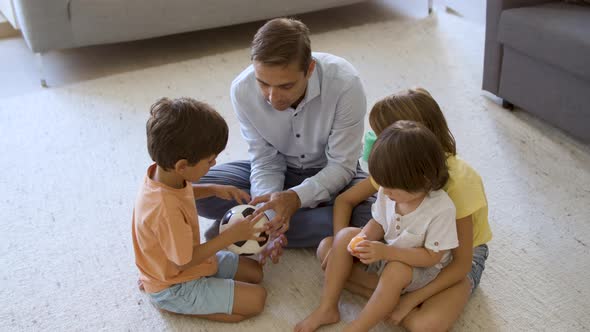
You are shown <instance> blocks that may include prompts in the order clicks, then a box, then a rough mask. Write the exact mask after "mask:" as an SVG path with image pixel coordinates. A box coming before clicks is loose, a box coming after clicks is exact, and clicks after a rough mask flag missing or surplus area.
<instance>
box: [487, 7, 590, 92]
mask: <svg viewBox="0 0 590 332" xmlns="http://www.w3.org/2000/svg"><path fill="white" fill-rule="evenodd" d="M498 41H500V42H501V43H503V44H506V45H509V46H510V47H512V48H514V49H515V50H518V51H520V52H522V53H523V54H526V55H528V56H530V57H532V58H536V59H538V60H541V61H542V62H546V63H549V64H552V65H554V66H557V67H559V68H561V69H563V70H565V71H568V72H570V73H572V74H574V75H576V76H578V77H580V78H582V79H583V80H585V81H590V8H588V7H585V6H576V5H572V4H567V3H563V2H556V3H549V4H545V5H539V6H533V7H523V8H514V9H509V10H505V11H504V12H502V16H501V18H500V24H499V28H498Z"/></svg>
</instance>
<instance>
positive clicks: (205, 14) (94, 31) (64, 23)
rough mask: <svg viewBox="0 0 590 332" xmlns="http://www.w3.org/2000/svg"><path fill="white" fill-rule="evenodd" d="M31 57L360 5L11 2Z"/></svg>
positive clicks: (259, 0)
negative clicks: (31, 51)
mask: <svg viewBox="0 0 590 332" xmlns="http://www.w3.org/2000/svg"><path fill="white" fill-rule="evenodd" d="M13 1H14V7H15V12H16V16H17V21H18V24H19V25H20V28H21V30H22V32H23V36H24V38H25V40H26V42H27V45H28V46H29V47H30V48H31V50H33V51H34V52H36V53H43V52H47V51H50V50H57V49H65V48H74V47H80V46H87V45H96V44H106V43H116V42H124V41H132V40H138V39H146V38H152V37H159V36H164V35H170V34H176V33H182V32H188V31H193V30H201V29H208V28H215V27H220V26H226V25H232V24H239V23H244V22H252V21H257V20H263V19H269V18H274V17H278V16H286V15H293V14H299V13H304V12H311V11H316V10H320V9H325V8H330V7H337V6H342V5H348V4H352V3H356V2H361V1H364V0H296V1H293V0H13Z"/></svg>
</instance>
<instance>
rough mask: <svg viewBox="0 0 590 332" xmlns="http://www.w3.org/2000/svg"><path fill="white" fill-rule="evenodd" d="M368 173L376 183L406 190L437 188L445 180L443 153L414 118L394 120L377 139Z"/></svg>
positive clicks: (426, 130)
mask: <svg viewBox="0 0 590 332" xmlns="http://www.w3.org/2000/svg"><path fill="white" fill-rule="evenodd" d="M369 172H370V173H371V176H372V177H373V179H374V180H375V182H377V183H378V184H379V185H380V186H382V187H385V188H391V189H401V190H405V191H408V192H420V191H426V192H429V191H431V190H438V189H441V188H442V187H444V185H445V184H446V183H447V180H448V179H449V170H448V168H447V165H446V158H445V153H444V152H443V149H442V146H441V144H440V142H439V141H438V139H437V138H436V136H435V135H434V134H433V133H432V132H431V131H430V130H428V128H426V127H425V126H424V125H422V124H420V123H418V122H414V121H403V120H402V121H397V122H395V123H394V124H392V125H391V126H389V127H387V128H386V129H385V130H384V131H383V132H382V133H381V134H380V135H379V137H378V138H377V141H376V142H375V144H374V145H373V150H372V151H371V155H370V156H369Z"/></svg>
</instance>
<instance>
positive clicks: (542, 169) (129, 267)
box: [0, 1, 590, 331]
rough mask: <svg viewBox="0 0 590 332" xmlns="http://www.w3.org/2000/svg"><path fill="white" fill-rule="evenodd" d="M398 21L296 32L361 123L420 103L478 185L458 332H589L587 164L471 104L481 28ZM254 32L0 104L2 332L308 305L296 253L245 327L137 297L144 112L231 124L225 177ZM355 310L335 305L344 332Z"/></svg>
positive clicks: (121, 49) (154, 323)
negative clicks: (473, 266) (409, 96)
mask: <svg viewBox="0 0 590 332" xmlns="http://www.w3.org/2000/svg"><path fill="white" fill-rule="evenodd" d="M408 3H409V2H407V1H393V2H390V1H384V2H373V1H370V2H367V3H363V4H359V5H355V6H350V7H345V8H341V9H334V10H328V11H323V12H319V13H313V14H307V15H303V16H301V18H302V19H303V20H304V21H305V22H306V23H307V24H308V25H309V26H310V28H311V30H312V32H313V36H312V43H313V48H314V49H315V50H318V51H325V52H331V53H334V54H338V55H341V56H343V57H345V58H346V59H348V60H349V61H351V62H352V63H353V64H354V65H355V66H356V68H357V69H358V70H359V71H360V73H361V75H362V78H363V80H364V82H365V86H366V91H367V95H368V101H369V104H370V105H372V104H373V103H374V101H375V100H377V99H378V98H379V97H381V96H384V95H386V94H389V93H391V92H393V91H396V90H399V89H401V88H405V87H409V86H414V85H423V86H425V87H426V88H428V89H429V90H430V91H431V92H432V94H433V95H434V96H435V97H436V99H437V100H438V101H439V103H440V104H441V106H442V108H443V110H444V112H445V114H446V116H447V119H448V121H449V122H450V126H451V128H452V130H453V132H454V134H455V136H456V138H457V141H458V146H459V151H460V154H461V155H462V156H463V157H464V159H466V160H468V161H469V162H470V163H471V164H472V165H473V166H474V167H475V168H476V169H478V170H479V172H480V173H481V175H482V177H483V178H484V181H485V185H486V190H487V194H488V199H489V203H490V220H491V225H492V229H493V231H494V240H493V242H491V244H490V248H491V253H490V258H489V260H488V265H487V269H486V271H485V273H484V276H483V279H482V282H481V287H480V288H479V289H478V290H477V291H476V292H475V294H474V295H473V297H472V298H471V300H470V302H469V304H468V306H467V308H466V310H465V312H464V314H463V315H462V316H461V317H460V319H459V321H458V322H457V324H456V326H455V330H457V331H480V330H484V331H523V330H530V331H539V330H550V331H580V330H588V329H590V318H589V317H590V316H589V315H588V313H589V308H590V281H589V280H590V279H589V278H588V275H587V274H588V272H589V271H590V269H589V268H590V264H589V245H590V204H589V203H590V149H589V148H588V146H584V145H581V144H579V143H576V142H575V141H574V140H572V139H570V138H569V137H567V136H566V135H564V134H563V133H561V132H560V131H558V130H556V129H554V128H551V127H549V126H547V125H545V124H543V123H541V122H540V121H538V120H536V119H534V118H533V117H531V116H529V115H527V114H526V113H524V112H515V113H510V112H508V111H506V110H504V109H502V108H501V107H499V106H498V105H497V101H496V100H494V99H493V98H492V97H490V96H489V95H487V94H485V93H483V92H482V91H481V90H480V86H481V71H482V62H483V46H482V45H483V36H484V27H483V25H482V24H479V23H477V22H473V21H470V20H466V19H463V18H460V17H457V16H452V15H449V14H448V13H446V12H444V11H443V10H440V9H439V10H438V11H437V12H435V14H434V15H433V16H430V17H427V16H426V15H425V3H426V1H424V5H420V6H418V5H415V4H414V5H409V4H408ZM422 7H424V8H422ZM258 25H259V24H258V23H257V24H246V25H241V26H238V27H230V28H223V29H217V30H212V31H205V32H197V33H191V34H185V35H181V36H175V37H169V38H160V39H156V40H152V41H146V42H137V43H130V44H124V45H116V46H110V47H107V46H105V47H94V48H86V49H83V50H78V51H68V52H56V53H53V54H50V56H49V58H50V59H49V60H50V61H53V63H54V67H53V71H50V72H49V74H48V75H49V76H50V77H48V79H49V82H50V84H53V85H54V86H53V87H52V88H50V89H46V90H39V89H36V90H30V92H29V93H24V94H14V93H13V94H11V95H10V96H5V97H0V133H1V135H0V156H1V157H0V158H1V160H0V161H1V163H0V165H2V172H1V175H0V188H1V189H2V190H1V191H0V282H1V287H0V330H2V331H82V330H92V331H94V330H105V331H123V330H129V331H157V330H175V331H176V330H181V331H182V330H187V331H188V330H191V331H234V330H241V331H289V330H290V329H291V328H292V327H293V326H294V325H295V324H296V323H297V322H298V321H299V320H300V319H302V318H304V317H305V315H306V314H307V313H309V311H310V310H311V308H312V307H313V306H315V305H316V304H317V303H318V301H319V292H320V289H321V286H322V274H321V271H320V267H319V265H318V264H317V262H316V261H315V260H314V257H313V253H312V251H308V250H292V251H288V252H287V253H286V254H285V256H284V258H283V260H282V262H281V263H280V264H279V265H276V266H267V267H266V269H265V272H266V277H265V281H264V285H265V286H266V287H267V289H268V291H269V296H268V302H267V305H266V308H265V312H264V313H263V314H262V315H260V316H259V317H256V318H254V319H251V320H249V321H246V322H244V323H241V324H240V325H224V324H219V323H214V322H208V321H204V320H199V319H194V318H187V317H180V316H172V315H167V314H161V313H159V312H158V311H157V310H156V309H154V307H152V306H151V305H150V303H149V302H148V299H147V297H146V296H145V295H144V294H142V293H140V292H139V291H138V290H137V287H136V280H137V272H136V269H135V266H134V263H133V252H132V245H131V237H130V222H131V219H130V218H131V211H132V206H133V202H134V199H135V195H136V192H137V188H138V185H139V183H140V181H141V179H142V177H143V174H144V171H145V169H146V166H147V165H148V164H149V159H148V155H147V152H146V147H145V132H144V130H145V129H144V128H145V127H144V125H145V120H146V118H147V109H148V106H149V105H150V104H151V103H152V102H153V101H154V100H155V99H156V98H157V97H160V96H171V97H175V96H191V97H196V98H199V99H203V100H206V101H208V102H210V103H212V104H213V105H214V106H215V107H217V108H218V109H219V110H220V111H221V112H222V114H223V115H224V116H225V117H226V119H227V121H228V122H229V123H230V131H231V137H230V144H229V145H230V147H229V148H228V149H227V150H226V151H225V152H224V153H223V154H222V155H221V156H220V162H225V161H229V160H233V159H239V158H245V157H246V145H245V143H244V142H243V141H242V139H241V137H240V134H239V127H238V124H237V123H236V119H235V117H234V115H233V113H232V111H231V106H230V102H229V97H228V90H229V85H230V82H231V80H232V79H233V78H234V76H236V75H237V74H238V73H239V72H240V71H241V69H242V68H243V67H244V66H246V65H247V64H248V42H249V40H250V38H251V36H252V33H253V32H254V31H255V30H256V28H257V27H258ZM68 61H69V62H68ZM90 64H92V65H93V66H94V68H95V69H94V71H91V72H86V74H81V75H78V76H76V77H73V78H72V77H69V78H68V77H67V75H68V74H63V73H68V72H69V70H72V71H75V70H79V69H80V67H83V66H87V65H90ZM56 67H57V69H55V68H56ZM56 72H60V73H62V74H61V76H60V75H58V74H56ZM64 77H65V78H64ZM206 222H207V221H205V220H204V221H203V223H206ZM364 303H365V301H364V300H363V299H362V298H360V297H357V296H353V295H351V294H349V293H346V292H345V293H344V294H343V296H342V300H341V306H340V308H341V311H342V313H343V315H342V319H343V322H347V321H350V320H351V319H353V317H354V316H355V314H356V313H358V312H359V310H360V309H361V307H362V305H363V304H364ZM343 326H344V323H340V324H338V325H334V326H332V327H328V328H325V329H323V330H322V331H339V330H341V329H342V327H343ZM390 329H391V327H390V326H388V325H386V324H381V325H379V326H378V327H377V328H376V329H375V331H387V330H390Z"/></svg>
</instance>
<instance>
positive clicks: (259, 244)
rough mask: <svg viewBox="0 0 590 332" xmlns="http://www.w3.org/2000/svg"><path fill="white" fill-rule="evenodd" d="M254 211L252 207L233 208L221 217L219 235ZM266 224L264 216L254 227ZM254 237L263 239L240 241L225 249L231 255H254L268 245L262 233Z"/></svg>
mask: <svg viewBox="0 0 590 332" xmlns="http://www.w3.org/2000/svg"><path fill="white" fill-rule="evenodd" d="M254 210H256V207H254V206H252V205H246V204H244V205H237V206H234V207H233V208H231V209H230V210H229V211H227V212H226V213H225V214H224V215H223V218H221V223H219V233H223V231H225V230H226V229H227V228H228V227H229V226H230V225H231V224H233V223H235V222H236V221H239V220H242V219H244V218H246V217H247V216H249V215H251V214H252V213H254ZM267 222H269V220H268V217H267V216H266V214H265V215H264V216H262V218H260V220H258V222H257V223H256V227H257V228H258V227H262V226H263V225H264V224H265V223H267ZM254 235H256V236H258V237H264V240H261V241H255V240H246V241H240V242H236V243H234V244H232V245H230V246H229V247H227V249H228V250H229V251H231V252H233V253H236V254H238V255H244V256H246V255H254V254H257V253H259V252H261V251H262V249H264V247H266V245H267V243H268V235H267V234H266V233H264V232H263V233H258V234H256V233H255V234H254Z"/></svg>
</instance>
